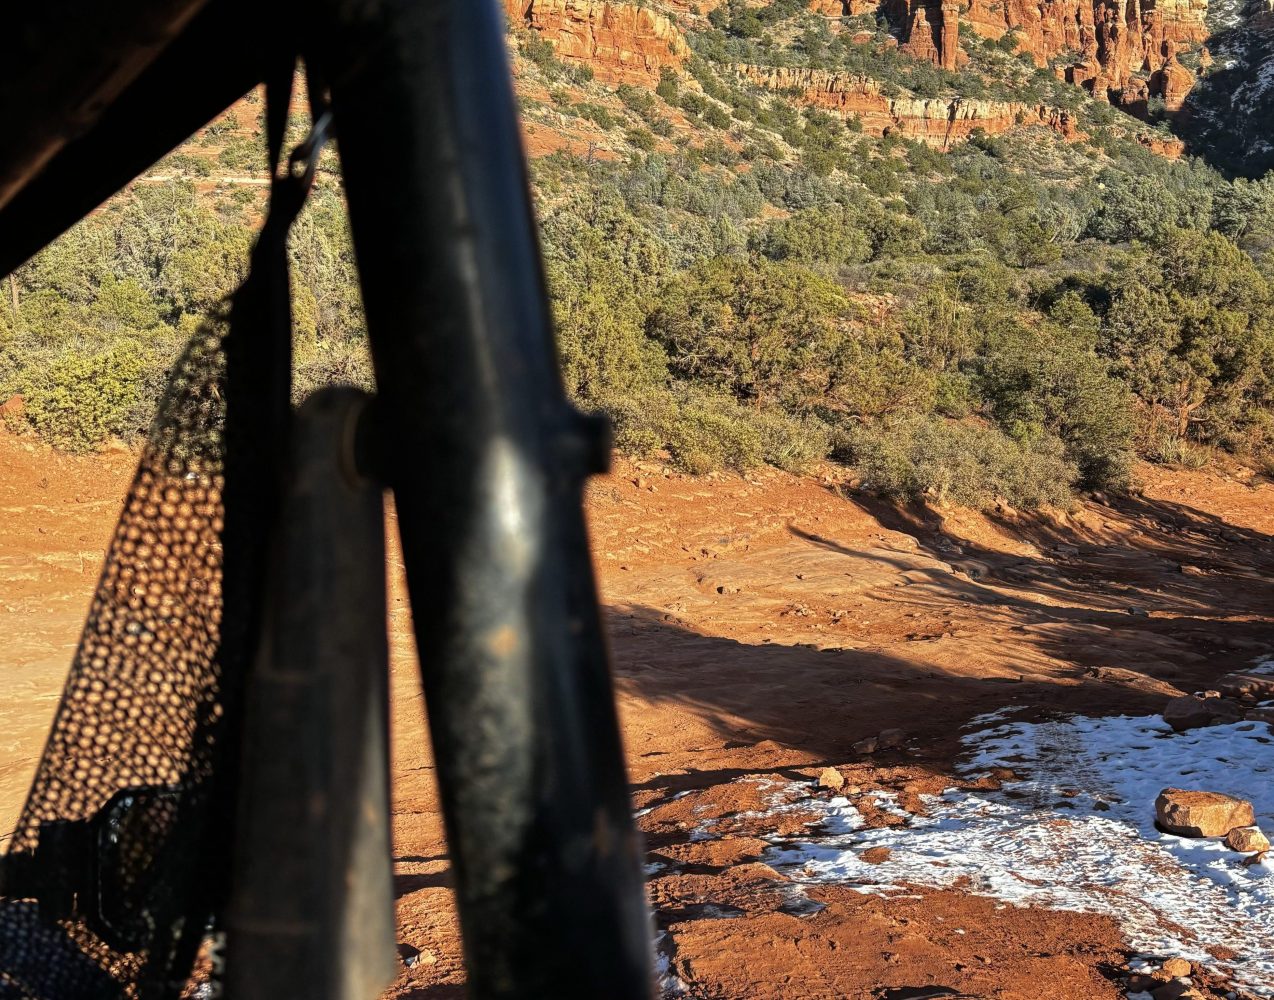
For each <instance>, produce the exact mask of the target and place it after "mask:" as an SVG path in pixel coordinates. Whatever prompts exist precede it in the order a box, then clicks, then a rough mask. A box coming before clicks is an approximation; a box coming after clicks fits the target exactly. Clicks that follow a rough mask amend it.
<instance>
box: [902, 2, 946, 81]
mask: <svg viewBox="0 0 1274 1000" xmlns="http://www.w3.org/2000/svg"><path fill="white" fill-rule="evenodd" d="M902 51H903V52H905V53H907V55H909V56H911V57H912V58H913V59H919V60H921V61H922V62H931V63H933V64H934V65H935V66H937V65H939V64H940V63H941V61H942V53H941V51H940V50H939V48H938V45H937V43H936V42H935V40H934V30H933V26H932V25H931V24H930V23H929V12H928V10H927V9H926V8H925V6H924V5H923V4H917V5H916V9H915V10H914V11H913V12H912V15H911V22H910V24H909V25H908V27H907V40H906V41H905V42H903V43H902Z"/></svg>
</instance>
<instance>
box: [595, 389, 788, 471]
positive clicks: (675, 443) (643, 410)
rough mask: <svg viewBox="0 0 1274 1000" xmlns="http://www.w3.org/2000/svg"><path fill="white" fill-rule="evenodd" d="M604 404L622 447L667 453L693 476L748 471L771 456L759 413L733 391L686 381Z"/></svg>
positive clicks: (636, 451) (645, 453) (646, 453)
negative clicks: (767, 453)
mask: <svg viewBox="0 0 1274 1000" xmlns="http://www.w3.org/2000/svg"><path fill="white" fill-rule="evenodd" d="M601 405H602V409H603V410H604V411H605V412H606V413H607V415H608V416H609V417H610V418H611V421H612V423H613V426H614V432H615V445H616V447H618V448H619V449H620V450H622V451H626V452H628V453H630V454H635V455H638V456H653V455H660V454H666V455H667V458H668V460H669V461H670V462H671V464H672V465H673V466H674V467H676V468H678V469H681V470H682V471H683V472H689V473H691V474H692V475H704V474H706V473H709V472H717V471H720V470H722V469H731V470H734V471H738V472H743V471H746V470H747V469H751V468H754V467H756V466H758V465H761V464H763V463H764V461H765V447H764V443H763V439H762V434H761V431H760V429H759V428H758V426H757V424H756V422H755V421H754V415H753V414H752V413H750V412H749V411H748V409H747V408H746V407H742V406H740V405H739V404H738V403H736V402H735V401H734V400H733V399H731V398H729V397H728V396H723V395H721V394H719V393H712V392H704V391H703V390H701V389H696V388H694V387H690V386H685V385H681V386H675V387H673V388H672V389H664V390H659V391H655V392H650V393H647V394H644V395H642V396H640V397H623V396H612V397H609V398H606V399H604V400H602V401H601Z"/></svg>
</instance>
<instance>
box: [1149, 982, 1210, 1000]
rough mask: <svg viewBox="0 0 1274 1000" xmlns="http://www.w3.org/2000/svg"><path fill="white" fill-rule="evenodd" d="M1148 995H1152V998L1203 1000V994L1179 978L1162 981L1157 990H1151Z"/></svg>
mask: <svg viewBox="0 0 1274 1000" xmlns="http://www.w3.org/2000/svg"><path fill="white" fill-rule="evenodd" d="M1150 995H1151V996H1152V997H1154V1000H1204V996H1203V994H1202V993H1200V992H1199V991H1198V990H1196V989H1195V988H1194V986H1193V985H1191V984H1190V983H1189V982H1182V981H1181V980H1180V979H1174V980H1173V981H1172V982H1170V983H1164V985H1162V986H1160V987H1159V988H1158V989H1157V990H1152V991H1151V993H1150Z"/></svg>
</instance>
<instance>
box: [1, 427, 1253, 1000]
mask: <svg viewBox="0 0 1274 1000" xmlns="http://www.w3.org/2000/svg"><path fill="white" fill-rule="evenodd" d="M133 464H134V458H133V456H131V455H129V454H127V453H116V454H111V455H105V456H97V457H91V458H78V457H72V456H65V455H60V454H58V453H56V452H53V451H51V450H49V449H47V448H45V447H44V446H42V445H39V444H35V443H33V442H31V441H29V440H27V439H22V438H16V437H13V436H11V435H7V434H4V433H3V432H0V515H3V530H0V635H3V637H4V643H3V645H2V646H0V670H3V672H4V677H5V687H4V694H3V697H0V829H6V830H7V829H8V828H9V827H11V825H12V823H13V821H14V819H15V818H16V814H17V811H18V810H19V808H20V807H21V803H22V798H23V796H24V794H25V792H26V788H27V785H28V783H29V781H30V778H31V774H32V771H33V769H34V766H35V762H36V760H37V759H38V755H39V753H40V749H41V746H42V744H43V740H44V736H45V734H46V732H47V728H48V725H49V721H50V719H51V716H52V713H53V710H54V707H55V705H56V702H57V698H58V695H59V692H60V688H61V684H62V681H63V678H64V675H65V671H66V668H67V665H68V664H69V661H70V658H71V654H72V651H73V649H74V646H75V643H76V641H77V639H78V634H79V630H80V628H81V626H82V624H83V616H84V614H85V611H86V609H87V606H88V602H89V598H90V596H91V593H92V590H93V585H94V583H95V578H96V574H97V572H98V569H99V567H100V564H101V560H102V558H103V556H104V552H105V546H106V543H107V541H108V540H109V538H110V536H111V532H112V529H113V526H114V520H115V516H116V514H117V512H118V507H119V502H120V499H121V498H122V496H123V494H124V491H125V489H126V487H127V483H128V480H129V477H130V475H131V472H132V466H133ZM1139 472H1140V475H1141V476H1142V480H1143V487H1144V489H1143V492H1142V493H1141V494H1139V495H1136V496H1133V497H1129V498H1121V499H1117V500H1115V499H1112V500H1111V501H1110V502H1109V503H1098V502H1095V501H1088V502H1085V503H1083V504H1082V505H1081V506H1079V507H1078V508H1077V509H1076V510H1075V511H1073V512H1071V513H1070V514H1068V515H1057V516H1047V517H1046V516H1043V515H1026V514H1019V513H1017V512H1014V511H1009V510H1001V511H998V512H994V513H992V514H990V515H987V516H982V515H976V514H972V513H969V512H967V511H962V510H957V509H950V510H939V511H934V510H900V509H898V508H896V507H892V506H889V505H885V504H881V503H878V502H875V501H871V500H869V499H867V498H865V497H863V496H861V495H860V494H857V493H853V492H850V491H848V490H846V489H844V488H843V487H840V486H838V485H837V484H836V483H835V482H834V480H833V479H832V478H830V477H827V478H820V477H795V476H790V475H787V474H784V473H779V472H774V471H767V472H763V473H760V474H757V475H752V476H749V477H746V478H743V477H737V476H722V477H717V478H709V479H691V478H689V477H683V476H680V475H676V474H669V473H667V472H665V471H664V470H662V469H660V468H659V467H658V466H655V465H641V466H637V465H633V464H631V463H627V462H620V463H619V465H618V468H617V471H616V472H615V473H614V474H612V475H610V476H607V477H604V478H602V479H600V480H598V481H596V482H595V483H593V484H591V485H590V487H589V490H588V498H587V510H588V516H589V521H590V527H591V531H592V536H593V540H594V549H595V553H596V561H597V566H598V573H599V578H600V583H601V589H602V594H603V602H604V604H605V606H606V609H607V622H608V626H609V632H610V636H611V642H612V646H613V652H614V662H615V674H616V683H617V686H618V689H619V697H620V713H621V719H622V724H623V731H624V739H625V745H626V749H627V754H628V762H629V770H630V777H631V782H632V792H633V798H634V802H635V805H636V806H637V807H638V808H640V809H642V810H648V811H645V812H644V813H643V815H642V816H641V819H640V824H641V827H642V830H643V832H644V834H645V836H646V841H647V848H648V850H649V857H650V860H652V861H655V862H658V863H660V865H661V866H662V870H661V871H660V872H659V873H658V874H657V875H655V876H654V877H652V879H651V881H650V896H651V900H652V902H653V904H654V906H655V909H656V920H657V923H658V926H659V927H660V929H661V930H666V931H668V932H669V937H667V938H666V939H665V950H666V951H667V952H668V953H669V954H670V957H671V960H672V971H673V972H674V973H675V974H676V975H677V976H678V977H679V979H680V980H681V981H682V983H683V984H684V986H685V987H686V990H687V995H689V996H693V997H710V998H749V1000H752V998H757V1000H760V998H775V1000H777V998H784V1000H796V998H831V997H869V996H877V995H885V994H884V993H883V991H884V990H885V989H902V988H905V987H913V988H918V987H925V986H943V987H947V988H949V989H951V990H956V991H959V992H960V993H961V994H963V995H966V996H977V997H992V996H993V997H1001V998H1015V997H1022V998H1026V997H1030V998H1038V997H1040V996H1049V997H1053V998H1064V1000H1069V998H1074V1000H1080V998H1115V997H1122V996H1123V995H1124V993H1125V991H1124V990H1123V989H1122V988H1121V987H1120V986H1119V984H1118V980H1117V978H1116V977H1117V974H1118V973H1117V970H1118V967H1119V965H1120V964H1121V963H1122V962H1123V961H1124V959H1125V957H1126V954H1127V949H1126V948H1125V945H1124V942H1123V940H1122V938H1121V936H1120V933H1119V931H1118V929H1117V927H1116V926H1115V924H1114V923H1113V922H1112V921H1111V920H1109V919H1106V918H1104V917H1098V916H1093V915H1087V914H1080V913H1066V912H1050V911H1046V910H1040V909H1019V908H1015V907H1007V908H997V906H996V904H995V902H994V901H993V900H990V899H985V898H980V897H976V896H973V895H970V894H967V893H963V892H960V891H957V890H946V891H932V890H917V892H916V894H915V898H909V899H907V898H904V899H896V898H895V899H883V898H880V897H878V896H869V895H860V894H858V893H856V892H854V891H852V890H850V889H848V888H843V887H836V886H824V887H819V888H811V889H810V890H809V896H810V898H811V899H814V900H816V901H819V902H822V903H825V904H826V908H825V909H823V910H822V911H821V912H818V913H816V914H814V915H812V916H797V915H795V914H792V913H789V912H785V910H784V909H783V905H784V904H783V901H784V899H785V896H784V892H783V889H784V883H785V881H786V880H785V879H784V877H783V876H782V875H780V874H779V873H777V872H775V871H774V870H772V869H770V868H769V867H767V866H766V865H764V864H763V863H761V862H760V860H759V859H760V857H761V852H762V849H763V848H764V847H765V843H764V842H763V841H762V840H761V839H759V838H760V835H762V834H765V833H772V832H774V828H773V824H774V823H775V819H774V817H770V818H769V819H767V820H762V819H760V818H758V817H756V816H748V815H746V814H747V813H748V812H749V811H753V810H755V809H756V807H758V806H759V805H760V802H761V794H762V793H761V791H760V788H759V786H758V785H757V784H753V783H748V782H746V781H745V782H739V781H736V779H738V778H742V777H745V776H749V775H755V776H759V777H763V778H786V779H793V778H798V777H812V776H815V775H817V774H818V772H819V771H820V770H821V769H822V768H823V767H824V766H827V765H836V766H841V767H842V770H843V771H844V773H845V774H846V776H847V777H848V778H849V779H850V781H852V782H854V783H856V784H857V785H859V786H860V787H862V788H863V789H874V788H882V789H889V790H893V791H896V792H899V793H900V794H901V795H902V797H903V801H904V803H905V801H906V797H907V796H909V795H915V794H916V793H919V792H924V791H929V790H934V789H937V788H941V787H943V786H944V785H946V784H949V783H950V780H951V775H952V769H953V762H954V759H955V757H956V755H957V753H958V751H959V742H958V741H959V737H960V735H961V733H960V729H961V726H962V725H964V724H965V723H966V722H968V721H969V720H970V719H971V718H973V717H974V716H976V715H979V714H982V713H985V712H989V711H993V710H995V709H997V708H1000V707H1002V706H1004V705H1005V704H1008V703H1010V702H1012V703H1014V704H1025V705H1033V706H1038V707H1039V712H1040V713H1041V714H1043V713H1045V712H1056V711H1076V712H1083V713H1086V714H1107V713H1134V714H1149V713H1153V712H1156V711H1158V710H1159V709H1161V708H1162V705H1163V703H1164V701H1165V699H1166V698H1167V697H1169V696H1171V695H1173V694H1175V693H1177V692H1180V691H1192V690H1197V689H1201V688H1206V687H1208V686H1209V681H1210V680H1211V679H1212V678H1215V677H1216V676H1218V675H1219V674H1222V673H1224V672H1226V671H1229V670H1232V669H1236V668H1239V667H1241V666H1243V665H1245V664H1247V663H1249V662H1250V661H1251V660H1252V658H1253V657H1254V656H1256V655H1258V654H1260V653H1264V652H1266V651H1274V619H1271V616H1270V609H1271V608H1272V607H1274V600H1272V598H1274V583H1271V580H1272V579H1274V537H1272V533H1274V486H1271V485H1270V484H1268V483H1265V482H1263V481H1259V480H1257V479H1253V478H1251V477H1250V476H1248V474H1246V473H1244V474H1241V475H1238V474H1236V475H1234V476H1226V475H1222V474H1219V473H1215V472H1181V471H1173V472H1167V471H1163V470H1157V469H1151V468H1148V467H1147V468H1142V469H1140V470H1139ZM390 521H391V528H392V521H393V518H392V515H391V518H390ZM393 535H394V532H393V531H392V530H391V531H390V536H391V539H392V538H393ZM1057 546H1063V548H1060V549H1059V548H1058V547H1057ZM391 553H392V555H391V571H390V585H391V595H390V607H391V612H390V632H391V637H392V643H391V646H392V659H393V664H392V694H393V699H394V721H395V728H394V765H393V766H394V772H395V773H394V782H395V788H394V796H395V817H394V822H395V830H394V833H395V856H396V865H395V869H396V888H397V892H398V909H399V923H400V927H399V940H400V942H402V943H403V944H404V945H408V946H410V947H411V948H413V949H416V950H418V951H419V952H420V958H419V961H417V962H416V963H415V964H414V966H413V967H412V968H410V969H404V970H403V972H402V974H401V976H400V978H399V981H398V982H397V983H396V984H395V986H394V988H393V989H392V990H391V991H390V994H389V995H390V996H393V997H401V998H407V997H410V998H415V1000H447V998H459V997H462V996H463V995H464V990H463V980H464V976H463V969H462V965H461V960H460V949H459V941H458V936H457V928H456V920H455V916H454V912H453V909H452V902H451V890H450V888H449V884H450V883H449V866H448V862H447V856H446V846H445V843H444V840H443V835H442V824H441V817H440V815H439V813H438V802H437V796H436V794H435V789H434V779H433V768H432V762H431V759H430V756H429V752H428V742H427V734H426V730H425V726H424V722H423V712H422V708H423V706H422V703H421V694H420V689H419V683H418V679H417V668H416V663H415V659H414V652H413V650H412V644H411V639H410V631H409V627H410V622H409V611H408V607H407V603H406V598H405V591H404V588H403V585H402V578H401V561H400V559H399V558H398V556H397V552H396V548H391ZM1183 568H1184V569H1183ZM889 728H900V729H903V730H905V731H906V733H907V736H908V739H907V742H906V745H905V747H904V748H902V749H898V750H889V751H882V752H879V753H876V754H874V755H872V756H870V757H868V756H863V755H859V754H856V753H855V752H854V751H853V750H852V745H853V744H854V743H855V742H856V741H858V740H861V739H862V738H864V737H866V736H871V735H873V734H876V733H878V732H880V731H881V730H884V729H889ZM713 819H715V820H718V824H717V828H716V829H717V830H718V831H723V832H724V836H722V837H720V838H718V839H714V840H710V841H693V840H691V838H690V831H691V829H692V828H693V827H695V826H696V825H698V824H701V823H703V822H704V821H705V820H713ZM800 819H801V817H800V814H799V813H793V814H788V815H786V816H785V817H784V818H783V819H782V821H783V822H786V823H790V824H794V825H799V822H800ZM763 823H769V824H770V825H771V827H770V828H769V829H765V828H762V826H763ZM714 907H716V908H727V909H729V915H730V917H732V918H731V919H727V918H726V917H724V916H721V915H720V914H721V910H720V909H714ZM957 928H958V929H959V930H960V931H963V933H957Z"/></svg>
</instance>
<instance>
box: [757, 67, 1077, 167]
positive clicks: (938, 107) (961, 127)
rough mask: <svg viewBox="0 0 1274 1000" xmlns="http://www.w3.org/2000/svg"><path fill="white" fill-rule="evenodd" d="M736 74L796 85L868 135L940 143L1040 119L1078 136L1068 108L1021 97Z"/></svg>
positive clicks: (819, 75)
mask: <svg viewBox="0 0 1274 1000" xmlns="http://www.w3.org/2000/svg"><path fill="white" fill-rule="evenodd" d="M736 69H737V71H738V73H739V75H740V76H742V77H744V78H745V79H747V80H748V81H750V82H752V83H755V84H757V85H758V86H762V87H766V88H768V89H771V90H782V91H788V92H792V91H799V92H800V94H801V100H802V101H803V102H804V103H806V104H811V105H814V106H816V107H821V108H826V109H828V110H830V111H835V112H837V113H838V114H840V115H843V116H844V117H846V118H849V117H851V116H856V117H857V118H858V120H859V121H860V122H861V123H862V126H863V131H864V132H866V133H868V134H870V135H886V134H892V135H902V136H907V137H909V138H912V139H918V140H920V141H921V142H924V143H927V144H929V145H931V146H936V147H938V148H940V149H945V148H947V147H948V146H950V145H951V144H952V143H954V142H960V141H962V140H965V139H967V138H968V137H969V136H970V135H971V134H972V133H973V132H974V131H976V130H978V129H981V130H982V131H983V132H986V133H987V134H988V135H998V134H1000V133H1002V132H1007V131H1009V130H1010V129H1013V128H1021V127H1023V126H1026V125H1045V126H1047V127H1048V128H1051V129H1053V130H1054V131H1055V132H1057V133H1058V134H1059V135H1062V136H1064V137H1065V138H1067V139H1074V138H1078V137H1079V133H1078V132H1077V131H1076V128H1075V123H1074V121H1073V120H1072V118H1071V116H1070V114H1069V113H1068V112H1066V111H1064V110H1061V109H1058V108H1050V107H1046V106H1044V105H1039V104H1028V103H1024V102H1020V101H984V100H971V99H968V98H954V99H952V98H921V97H888V96H886V95H885V94H884V93H883V92H882V90H881V85H880V83H879V81H877V80H873V79H872V78H871V77H867V76H856V75H852V74H844V73H832V72H829V71H827V70H818V69H807V68H803V67H773V66H738V67H736Z"/></svg>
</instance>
